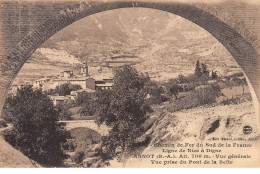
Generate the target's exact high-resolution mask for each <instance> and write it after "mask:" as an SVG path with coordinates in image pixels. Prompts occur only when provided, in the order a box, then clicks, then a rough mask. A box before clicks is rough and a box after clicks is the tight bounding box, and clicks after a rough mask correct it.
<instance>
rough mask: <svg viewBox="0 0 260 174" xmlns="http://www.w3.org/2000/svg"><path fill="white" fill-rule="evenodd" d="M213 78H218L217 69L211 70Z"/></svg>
mask: <svg viewBox="0 0 260 174" xmlns="http://www.w3.org/2000/svg"><path fill="white" fill-rule="evenodd" d="M211 78H212V79H216V78H218V75H217V71H213V70H212V71H211Z"/></svg>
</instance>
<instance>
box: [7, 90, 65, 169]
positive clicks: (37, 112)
mask: <svg viewBox="0 0 260 174" xmlns="http://www.w3.org/2000/svg"><path fill="white" fill-rule="evenodd" d="M7 101H8V102H9V104H8V107H10V108H9V109H8V110H9V112H10V116H11V120H12V124H13V130H12V131H10V132H7V133H5V135H4V137H5V139H6V141H7V142H9V143H10V144H11V145H13V146H14V147H15V148H17V149H19V150H20V151H21V152H23V153H24V154H25V155H26V156H28V157H29V158H31V159H33V160H35V161H37V162H40V163H43V164H49V165H58V164H60V163H61V162H62V160H63V159H64V158H65V155H64V154H63V152H62V150H61V144H62V143H65V142H66V138H67V137H68V133H67V132H66V131H65V130H64V125H63V124H61V123H58V118H59V113H58V112H57V110H55V108H54V107H53V104H52V102H51V100H50V99H49V98H48V97H47V95H45V94H43V93H42V91H41V90H35V91H33V89H32V88H31V87H28V86H26V87H23V88H21V89H18V91H17V95H16V96H13V97H11V98H9V99H8V100H7Z"/></svg>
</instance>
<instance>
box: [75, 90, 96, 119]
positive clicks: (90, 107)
mask: <svg viewBox="0 0 260 174" xmlns="http://www.w3.org/2000/svg"><path fill="white" fill-rule="evenodd" d="M76 103H77V105H78V106H80V115H94V114H95V112H96V101H95V100H94V96H93V95H92V94H90V93H88V92H81V93H79V95H78V97H77V98H76Z"/></svg>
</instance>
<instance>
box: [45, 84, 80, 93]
mask: <svg viewBox="0 0 260 174" xmlns="http://www.w3.org/2000/svg"><path fill="white" fill-rule="evenodd" d="M79 89H82V87H81V86H80V85H73V84H70V83H64V84H62V85H59V86H56V88H55V89H51V90H49V91H47V92H46V94H48V95H54V94H58V95H59V96H66V95H70V92H71V91H77V90H79Z"/></svg>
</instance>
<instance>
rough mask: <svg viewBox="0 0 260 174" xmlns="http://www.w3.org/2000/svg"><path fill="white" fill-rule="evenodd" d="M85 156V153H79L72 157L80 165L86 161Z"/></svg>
mask: <svg viewBox="0 0 260 174" xmlns="http://www.w3.org/2000/svg"><path fill="white" fill-rule="evenodd" d="M84 156H85V153H84V151H78V152H76V153H75V154H74V155H73V156H72V157H71V159H72V161H74V162H75V163H77V164H80V163H82V161H83V160H84Z"/></svg>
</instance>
